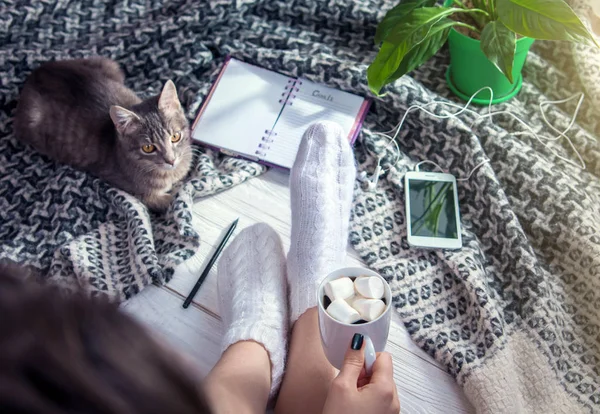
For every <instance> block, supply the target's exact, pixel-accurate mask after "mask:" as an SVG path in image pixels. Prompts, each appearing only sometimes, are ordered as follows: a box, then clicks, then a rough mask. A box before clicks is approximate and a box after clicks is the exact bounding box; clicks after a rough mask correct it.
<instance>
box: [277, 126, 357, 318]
mask: <svg viewBox="0 0 600 414" xmlns="http://www.w3.org/2000/svg"><path fill="white" fill-rule="evenodd" d="M355 177H356V166H355V164H354V156H353V154H352V148H351V147H350V144H349V143H348V139H347V137H346V136H345V135H344V133H343V131H342V128H341V127H340V126H339V125H338V124H335V123H333V122H318V123H316V124H313V125H311V126H310V127H309V128H308V129H307V130H306V132H305V133H304V137H303V138H302V142H301V143H300V148H299V150H298V155H297V156H296V161H295V163H294V166H293V168H292V171H291V174H290V192H291V203H292V236H291V239H292V241H291V246H290V251H289V253H288V257H287V258H288V262H287V270H288V285H289V288H290V297H289V303H290V319H291V323H292V324H293V323H294V322H295V321H296V320H297V319H298V318H299V317H300V315H302V314H303V313H304V312H305V311H306V310H307V309H308V308H311V307H313V306H316V305H317V288H318V287H319V283H320V282H321V281H322V280H323V278H324V277H325V276H327V274H328V273H329V272H331V271H333V270H335V269H336V268H338V267H341V266H344V264H345V257H346V247H347V245H348V226H349V221H350V208H351V205H352V195H353V190H354V179H355Z"/></svg>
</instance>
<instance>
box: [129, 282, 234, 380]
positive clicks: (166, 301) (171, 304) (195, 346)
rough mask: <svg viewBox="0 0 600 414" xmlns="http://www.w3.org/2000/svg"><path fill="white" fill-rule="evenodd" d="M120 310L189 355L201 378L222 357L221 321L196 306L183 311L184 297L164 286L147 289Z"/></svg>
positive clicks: (152, 286)
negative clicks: (182, 299) (182, 302)
mask: <svg viewBox="0 0 600 414" xmlns="http://www.w3.org/2000/svg"><path fill="white" fill-rule="evenodd" d="M121 309H122V310H124V311H125V312H127V313H129V314H130V315H132V316H134V317H135V318H137V319H138V320H139V321H141V322H142V323H144V324H145V325H147V326H148V327H150V328H151V329H152V330H153V331H154V332H156V333H157V334H158V336H159V338H161V339H164V340H165V341H166V342H167V343H169V344H170V345H172V346H173V348H174V349H176V350H178V351H180V352H181V353H183V354H185V355H188V356H190V357H191V360H192V361H194V363H195V368H196V369H197V370H198V372H199V373H200V374H201V375H202V376H205V375H206V374H207V373H208V372H209V371H210V370H211V369H212V367H213V366H214V365H215V364H216V363H217V361H218V360H219V357H220V356H221V352H220V341H221V335H222V326H221V321H220V320H219V319H218V318H215V317H214V316H212V315H209V314H207V313H205V312H203V311H201V310H199V309H198V308H196V307H195V306H193V305H192V306H190V307H189V308H188V309H183V308H182V307H181V297H180V296H179V295H177V294H176V293H174V292H171V291H169V290H168V289H166V288H164V287H163V288H160V287H157V286H154V285H150V286H147V287H146V288H145V289H144V290H143V291H141V292H140V293H139V294H137V295H136V296H135V297H133V298H131V299H130V300H128V301H126V302H124V303H123V304H122V305H121Z"/></svg>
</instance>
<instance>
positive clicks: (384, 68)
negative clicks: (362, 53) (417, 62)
mask: <svg viewBox="0 0 600 414" xmlns="http://www.w3.org/2000/svg"><path fill="white" fill-rule="evenodd" d="M405 54H406V50H405V46H397V45H394V44H393V43H390V42H385V41H384V42H383V43H382V44H381V47H380V48H379V52H378V53H377V56H376V57H375V60H374V61H373V63H371V65H370V66H369V68H368V69H367V81H368V82H369V89H371V92H373V93H374V94H375V95H379V91H381V88H383V86H384V85H385V84H386V83H388V81H387V80H388V78H389V77H390V75H391V74H392V73H394V72H396V70H397V69H398V66H400V62H402V58H404V55H405Z"/></svg>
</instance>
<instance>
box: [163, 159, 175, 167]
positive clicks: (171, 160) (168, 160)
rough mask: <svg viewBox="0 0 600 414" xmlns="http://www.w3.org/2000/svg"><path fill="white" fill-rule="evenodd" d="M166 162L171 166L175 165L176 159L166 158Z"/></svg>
mask: <svg viewBox="0 0 600 414" xmlns="http://www.w3.org/2000/svg"><path fill="white" fill-rule="evenodd" d="M165 162H166V163H167V164H169V165H170V166H173V165H175V158H165Z"/></svg>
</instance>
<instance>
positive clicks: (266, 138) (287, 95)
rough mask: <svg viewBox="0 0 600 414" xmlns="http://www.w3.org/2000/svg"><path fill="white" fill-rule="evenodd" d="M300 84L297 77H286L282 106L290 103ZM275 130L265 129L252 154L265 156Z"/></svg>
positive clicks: (280, 101) (275, 133)
mask: <svg viewBox="0 0 600 414" xmlns="http://www.w3.org/2000/svg"><path fill="white" fill-rule="evenodd" d="M300 85H302V81H301V80H299V79H288V84H287V86H286V87H285V88H284V90H283V93H282V94H281V98H280V99H279V103H280V104H281V105H282V106H285V105H290V106H291V105H292V104H293V101H294V99H296V93H298V92H300V89H299V88H298V86H300ZM276 136H277V132H275V131H273V130H271V129H265V134H264V135H263V136H262V137H261V143H260V144H258V148H257V149H256V151H254V154H256V155H258V156H259V157H266V156H267V151H268V150H269V149H271V143H273V142H274V141H275V137H276Z"/></svg>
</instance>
